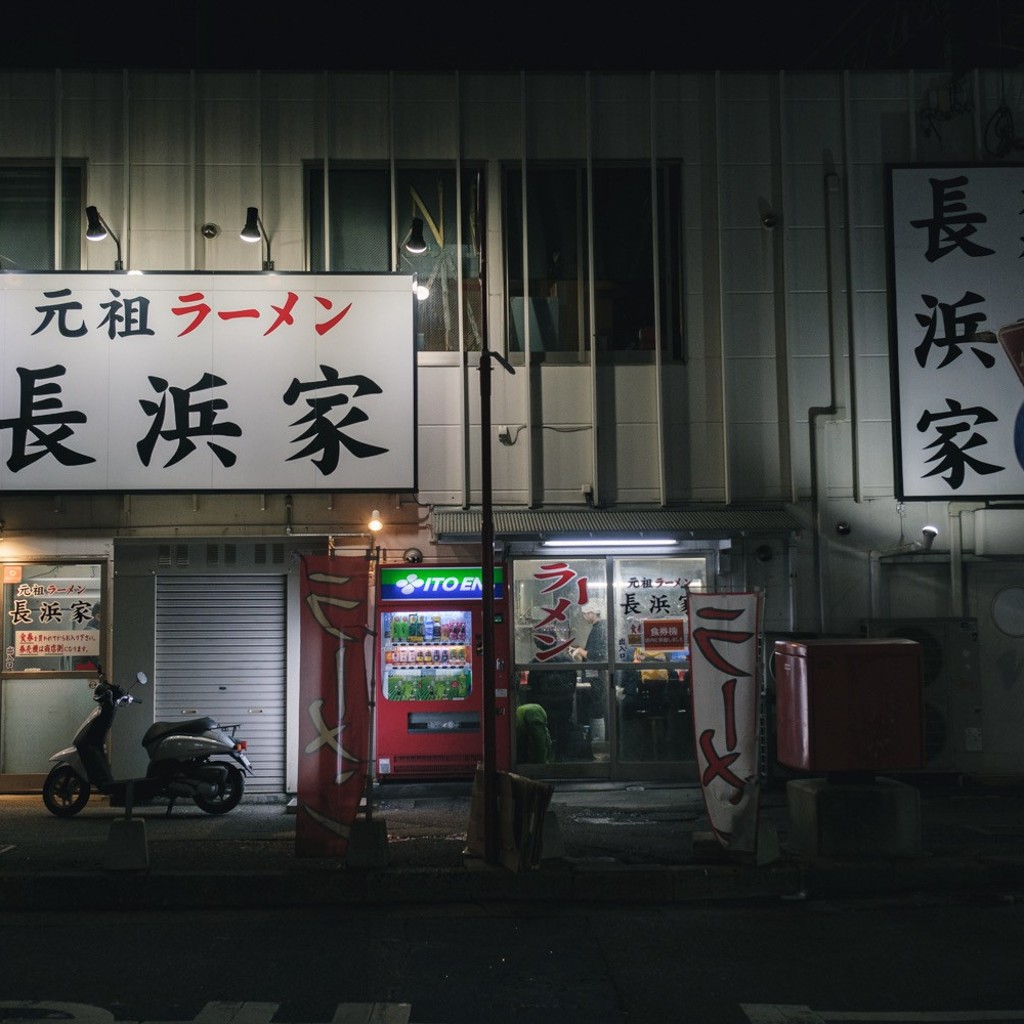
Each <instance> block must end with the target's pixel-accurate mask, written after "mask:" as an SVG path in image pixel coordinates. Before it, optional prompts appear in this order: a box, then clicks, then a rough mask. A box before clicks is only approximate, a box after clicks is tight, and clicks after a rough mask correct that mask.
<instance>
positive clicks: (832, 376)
mask: <svg viewBox="0 0 1024 1024" xmlns="http://www.w3.org/2000/svg"><path fill="white" fill-rule="evenodd" d="M839 193H840V188H839V176H838V175H837V174H835V172H833V171H829V172H828V173H827V174H826V175H825V260H826V286H827V288H828V349H829V401H828V405H815V406H811V408H810V409H808V410H807V424H808V430H809V432H810V436H809V441H810V470H811V511H812V519H813V529H814V578H815V580H816V582H817V586H818V627H819V629H820V631H821V632H822V633H824V632H825V631H826V616H825V567H824V561H823V559H822V555H821V537H822V522H821V501H820V498H819V493H820V481H819V470H818V421H819V419H821V418H822V417H835V416H837V415H838V413H839V410H840V407H839V404H838V402H837V400H836V395H837V393H838V391H839V387H838V382H837V379H836V377H837V373H838V364H839V352H837V351H836V350H837V348H838V340H837V332H836V317H837V315H838V313H837V305H838V303H837V301H836V299H837V296H836V289H835V287H834V283H833V271H834V266H833V255H832V249H833V244H834V242H835V229H836V223H835V222H836V216H835V206H836V205H837V204H838V203H839V202H840V195H839Z"/></svg>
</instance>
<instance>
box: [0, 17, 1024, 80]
mask: <svg viewBox="0 0 1024 1024" xmlns="http://www.w3.org/2000/svg"><path fill="white" fill-rule="evenodd" d="M25 10H26V9H25V8H24V7H21V8H18V9H17V13H12V15H11V20H14V19H18V20H24V21H26V22H28V21H29V19H28V18H27V15H26V14H25ZM42 10H44V11H46V10H50V9H47V8H45V7H44V8H42ZM374 12H376V13H374ZM1022 65H1024V0H819V2H816V3H811V2H808V0H789V2H785V0H782V2H779V0H777V2H775V3H774V4H772V3H770V2H767V0H765V2H763V3H749V2H747V0H733V2H732V3H712V4H710V5H708V6H707V7H700V6H698V4H697V3H695V2H693V0H684V2H680V0H662V2H660V3H655V2H653V0H627V2H625V3H622V4H619V5H614V6H609V5H607V4H606V5H604V6H603V7H599V5H598V4H593V3H592V4H589V5H577V4H564V3H563V4H558V3H557V0H555V2H552V0H548V2H547V3H544V4H542V3H536V2H534V0H524V2H523V3H520V4H518V5H514V6H512V5H510V6H509V7H508V8H500V9H499V8H496V7H494V6H493V5H491V4H488V3H486V2H485V3H482V4H479V5H475V6H474V5H468V4H463V3H447V4H435V5H431V4H416V5H405V4H394V3H392V4H390V5H386V4H383V3H380V2H379V0H378V2H377V3H370V4H365V5H363V6H357V5H354V4H345V3H341V2H331V3H327V2H313V0H291V2H286V3H282V4H278V5H273V6H265V7H263V8H260V7H258V6H257V5H256V4H253V3H248V4H245V5H242V4H236V3H233V2H231V0H221V2H220V3H210V2H202V0H178V2H176V3H171V4H160V5H157V4H135V5H131V6H114V7H102V6H99V5H93V4H84V3H61V4H59V5H57V8H56V9H53V10H52V11H51V14H50V15H46V14H44V16H43V17H41V18H39V19H36V20H34V21H32V22H29V23H27V24H24V25H21V26H18V27H14V26H12V25H11V24H10V21H9V22H8V25H7V26H5V31H4V33H3V35H2V37H0V66H2V67H5V68H55V67H61V68H65V69H69V70H70V69H76V68H174V69H191V68H195V69H198V70H232V69H239V68H253V69H254V68H263V69H266V70H275V69H308V70H324V69H328V70H403V69H406V70H428V69H437V70H443V71H452V70H459V71H465V72H471V71H488V70H490V71H517V70H527V71H533V70H548V71H559V70H566V71H579V70H586V69H590V70H595V71H600V70H607V71H660V70H679V71H713V70H723V71H738V70H753V71H778V70H787V71H810V70H820V69H827V70H836V69H850V70H860V69H884V68H911V67H916V68H922V69H949V70H952V71H963V70H970V69H972V68H975V67H980V68H1006V67H1020V66H1022Z"/></svg>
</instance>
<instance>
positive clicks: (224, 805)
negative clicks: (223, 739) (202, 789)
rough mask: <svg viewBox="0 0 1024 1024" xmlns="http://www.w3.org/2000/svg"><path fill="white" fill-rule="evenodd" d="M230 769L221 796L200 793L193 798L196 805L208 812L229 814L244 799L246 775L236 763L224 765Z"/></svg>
mask: <svg viewBox="0 0 1024 1024" xmlns="http://www.w3.org/2000/svg"><path fill="white" fill-rule="evenodd" d="M224 767H225V768H227V770H228V777H227V781H226V782H225V783H224V788H223V789H222V790H221V792H220V796H213V797H209V796H200V795H199V794H198V793H196V795H195V796H194V797H193V798H192V799H193V800H195V802H196V807H198V808H199V810H201V811H206V813H207V814H227V813H228V811H230V810H233V809H234V808H235V807H237V806H238V805H239V803H240V802H241V800H242V793H243V791H244V790H245V776H244V775H243V774H242V773H241V771H240V770H239V769H238V768H235V767H234V765H230V764H226V765H224Z"/></svg>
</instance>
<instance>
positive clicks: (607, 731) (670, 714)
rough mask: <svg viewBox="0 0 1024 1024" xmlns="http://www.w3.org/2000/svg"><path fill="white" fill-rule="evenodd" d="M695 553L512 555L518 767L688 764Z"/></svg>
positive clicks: (702, 575) (618, 770)
mask: <svg viewBox="0 0 1024 1024" xmlns="http://www.w3.org/2000/svg"><path fill="white" fill-rule="evenodd" d="M709 564H710V558H709V556H708V555H706V554H704V553H700V554H694V555H692V556H687V557H682V556H675V555H643V556H632V557H627V556H601V557H594V556H592V555H591V556H588V557H584V558H581V557H578V556H576V555H565V556H557V555H552V556H550V557H548V558H544V559H534V558H524V559H518V560H516V561H515V562H514V563H513V587H512V592H513V609H512V616H513V623H514V632H515V637H514V646H515V661H516V666H515V668H516V680H517V686H516V697H517V707H516V725H517V728H516V742H517V748H516V764H517V766H518V769H517V770H520V771H522V772H523V773H524V774H529V775H533V776H537V777H542V778H543V777H552V778H565V777H581V778H617V779H630V778H637V779H642V778H678V777H682V776H683V775H684V774H685V773H688V772H692V771H693V762H694V759H695V753H694V738H693V728H692V715H691V701H690V690H689V617H688V595H689V593H690V591H691V590H693V589H701V588H704V587H706V586H707V585H708V584H709V579H708V573H709V568H708V567H709Z"/></svg>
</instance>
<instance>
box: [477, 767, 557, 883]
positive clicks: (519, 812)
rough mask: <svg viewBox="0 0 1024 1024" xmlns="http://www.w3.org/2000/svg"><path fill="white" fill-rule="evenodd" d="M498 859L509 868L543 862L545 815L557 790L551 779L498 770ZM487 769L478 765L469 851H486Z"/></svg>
mask: <svg viewBox="0 0 1024 1024" xmlns="http://www.w3.org/2000/svg"><path fill="white" fill-rule="evenodd" d="M496 774H497V787H498V859H499V861H500V862H501V864H502V866H503V867H506V868H508V869H509V871H515V872H519V871H525V870H528V869H530V868H534V867H536V866H537V865H538V864H539V863H540V859H541V855H542V853H543V847H544V816H545V814H546V813H547V809H548V805H549V804H550V803H551V794H552V793H553V792H554V787H552V786H551V785H550V784H549V783H547V782H538V781H537V780H536V779H527V778H524V777H523V776H522V775H515V774H513V773H512V772H497V773H496ZM484 818H485V810H484V770H483V766H482V765H477V769H476V774H475V775H474V776H473V790H472V795H471V799H470V805H469V829H468V830H467V838H466V854H467V855H468V856H470V857H483V856H484V855H485V852H486V850H485V839H484Z"/></svg>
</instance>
